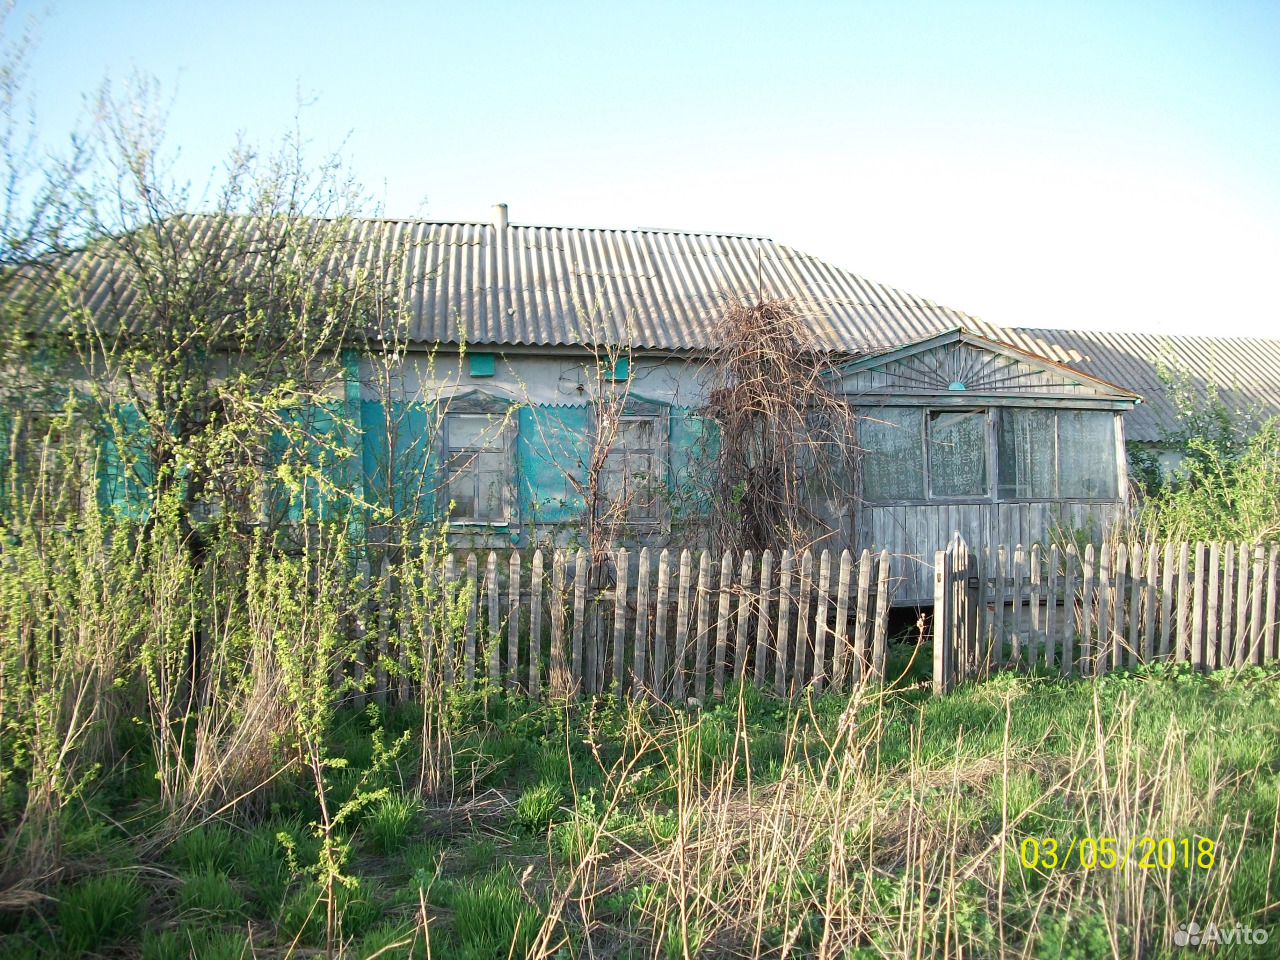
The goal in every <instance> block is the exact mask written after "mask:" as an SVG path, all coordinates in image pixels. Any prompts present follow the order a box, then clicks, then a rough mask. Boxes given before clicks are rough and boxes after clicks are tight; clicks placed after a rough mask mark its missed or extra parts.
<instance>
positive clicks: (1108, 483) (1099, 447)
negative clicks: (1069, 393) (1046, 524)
mask: <svg viewBox="0 0 1280 960" xmlns="http://www.w3.org/2000/svg"><path fill="white" fill-rule="evenodd" d="M1115 437H1116V434H1115V414H1113V413H1111V412H1110V411H1109V410H1061V411H1054V410H1030V409H1026V410H1024V409H1006V410H1001V411H1000V424H999V430H998V431H997V434H996V461H997V473H998V477H999V484H998V489H999V493H1000V497H1001V498H1002V499H1029V500H1035V499H1058V498H1063V499H1080V500H1113V499H1115V498H1116V496H1117V482H1118V478H1117V474H1116V440H1115Z"/></svg>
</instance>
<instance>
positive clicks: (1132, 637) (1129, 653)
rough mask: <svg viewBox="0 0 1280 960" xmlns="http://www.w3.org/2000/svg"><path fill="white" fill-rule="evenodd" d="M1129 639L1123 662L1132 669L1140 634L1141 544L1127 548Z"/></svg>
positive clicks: (1136, 656)
mask: <svg viewBox="0 0 1280 960" xmlns="http://www.w3.org/2000/svg"><path fill="white" fill-rule="evenodd" d="M1128 589H1129V639H1128V642H1127V643H1126V644H1125V657H1124V662H1125V664H1126V665H1127V666H1130V667H1134V666H1137V664H1138V648H1139V646H1141V643H1142V640H1141V633H1142V591H1143V569H1142V544H1140V543H1135V544H1133V545H1132V546H1130V547H1129V587H1128Z"/></svg>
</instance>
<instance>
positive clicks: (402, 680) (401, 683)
mask: <svg viewBox="0 0 1280 960" xmlns="http://www.w3.org/2000/svg"><path fill="white" fill-rule="evenodd" d="M412 571H413V567H412V566H410V565H408V564H405V567H404V569H402V570H400V571H398V573H397V576H396V584H397V586H398V587H399V588H400V589H399V594H400V611H399V613H400V616H399V618H398V619H397V621H396V630H397V634H398V636H397V642H398V643H399V644H400V648H399V650H397V651H396V665H397V667H398V675H397V676H396V697H397V698H398V699H399V701H400V702H401V703H408V702H409V699H410V697H411V696H412V695H413V680H412V676H411V672H410V669H409V663H410V658H409V633H410V629H411V627H412V623H411V621H410V619H409V612H410V609H411V607H410V604H409V597H410V589H411V587H410V582H409V581H410V579H411V578H412V575H413V574H412Z"/></svg>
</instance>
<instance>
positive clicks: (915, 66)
mask: <svg viewBox="0 0 1280 960" xmlns="http://www.w3.org/2000/svg"><path fill="white" fill-rule="evenodd" d="M17 9H18V12H19V14H20V15H36V16H38V17H39V18H40V23H39V27H38V39H39V44H38V46H37V48H36V50H35V52H34V54H33V58H32V71H31V79H32V86H33V88H34V91H35V94H36V97H37V106H38V110H39V116H40V122H41V126H42V128H43V130H44V132H45V136H46V137H48V138H51V139H54V138H56V134H58V133H60V132H61V131H63V130H65V129H68V128H69V127H70V126H71V124H72V123H73V122H74V120H75V119H76V117H77V115H78V114H80V113H81V111H82V110H83V109H84V100H83V97H84V95H85V94H86V93H88V92H91V91H93V90H94V89H95V88H96V87H97V86H98V85H99V84H100V83H101V82H102V80H103V78H104V77H108V76H109V77H112V78H114V79H115V80H117V81H119V80H123V79H125V78H126V77H128V75H129V74H130V73H131V72H133V71H135V70H138V71H142V72H145V73H148V74H151V75H154V76H155V77H156V78H157V79H158V80H159V82H160V83H161V84H162V86H163V87H164V88H165V90H166V91H167V92H168V93H169V94H170V95H171V96H172V108H171V111H170V114H169V121H168V131H169V133H168V142H169V144H170V145H171V146H172V147H174V148H177V149H179V150H180V151H181V153H180V159H179V161H178V162H179V169H180V170H181V171H182V172H183V174H184V175H185V176H188V177H190V178H191V179H193V180H194V181H196V182H197V183H203V182H204V181H206V180H207V179H208V177H209V175H210V172H211V171H212V170H213V169H214V168H215V167H216V165H217V164H218V162H219V161H220V159H221V158H222V157H224V156H225V154H226V153H227V151H228V150H229V148H230V147H231V145H232V143H233V142H234V139H235V137H236V134H237V132H240V131H243V132H244V133H245V134H246V135H247V136H248V137H249V138H250V139H251V140H256V141H259V142H264V143H269V142H272V141H274V140H276V139H278V138H279V136H280V135H281V134H282V133H283V132H284V131H285V130H286V129H288V127H289V126H290V124H291V123H292V118H293V115H294V112H295V110H294V108H295V103H296V101H297V96H296V94H297V92H298V91H301V92H302V94H303V95H304V96H305V97H306V98H308V99H310V100H312V101H313V102H312V104H311V105H310V106H309V107H308V108H307V109H306V110H305V111H304V114H303V128H304V132H305V133H306V134H307V135H308V136H309V137H310V138H311V139H312V141H313V142H314V146H315V149H316V151H317V153H319V152H321V151H323V150H325V149H329V148H333V147H337V146H339V145H340V144H343V143H345V151H346V153H347V154H348V156H349V157H350V160H351V162H352V164H353V166H354V168H355V170H356V172H357V174H358V175H359V177H360V179H361V180H362V181H363V182H364V183H365V184H366V186H368V187H369V188H370V189H371V190H372V192H373V193H374V194H375V196H376V197H377V199H378V201H379V202H380V204H381V205H382V207H383V208H384V211H385V213H386V214H387V215H389V216H425V217H427V218H430V219H457V220H479V219H485V218H487V217H488V216H489V207H490V205H491V204H492V203H495V202H498V201H505V202H507V203H508V204H510V207H511V219H512V221H513V222H516V223H568V224H588V225H596V226H663V227H680V228H689V229H699V230H701V229H709V230H723V231H728V232H738V233H754V234H763V235H767V236H772V237H774V238H776V239H778V240H780V241H782V242H785V243H788V244H791V245H792V246H795V247H798V248H800V249H802V250H806V251H809V252H812V253H815V254H818V255H820V256H823V257H825V258H826V259H828V260H831V261H833V262H835V263H838V264H840V265H841V266H844V267H847V268H849V269H852V270H854V271H856V272H858V273H861V274H863V275H865V276H869V277H872V278H874V279H877V280H880V281H883V282H886V283H892V284H895V285H898V286H900V287H903V288H905V289H907V290H910V291H912V292H914V293H918V294H921V295H924V296H927V297H930V298H932V299H935V300H937V301H939V302H943V303H947V304H949V305H951V306H954V307H957V308H959V309H962V310H966V311H968V312H970V313H974V314H978V315H980V316H983V317H984V318H986V319H988V320H990V321H992V322H995V323H1002V324H1010V325H1020V326H1078V327H1090V328H1095V329H1113V330H1152V331H1165V332H1176V333H1212V334H1238V335H1262V336H1280V322H1278V321H1280V307H1277V299H1276V296H1275V287H1276V284H1277V281H1278V280H1280V2H1275V0H1272V2H1268V3H1249V2H1236V0H1233V2H1231V3H1221V2H1219V3H1208V2H1206V3H1178V2H1160V3H1145V4H1143V3H1123V2H1111V3H1100V4H1092V3H1079V2H1072V3H1061V4H1052V3H1027V2H1022V3H965V4H959V3H911V2H897V3H816V2H811V3H804V2H794V3H789V4H782V3H776V4H763V3H725V4H710V3H708V4H697V3H677V4H664V3H650V4H646V5H614V4H608V3H600V2H596V3H558V2H554V0H544V2H539V3H529V4H515V3H498V2H485V3H472V4H459V3H456V2H455V3H450V4H440V3H403V4H392V3H366V4H335V3H320V2H313V3H283V2H260V3H219V4H212V3H210V4H205V5H199V6H197V5H188V4H180V3H173V2H167V3H155V2H131V3H119V2H82V3H71V2H62V3H59V4H54V5H52V6H50V5H48V4H46V3H28V2H24V0H19V3H18V4H17Z"/></svg>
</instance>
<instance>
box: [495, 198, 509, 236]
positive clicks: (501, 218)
mask: <svg viewBox="0 0 1280 960" xmlns="http://www.w3.org/2000/svg"><path fill="white" fill-rule="evenodd" d="M493 227H494V229H495V230H497V231H498V235H499V236H501V235H502V234H504V233H506V232H507V205H506V204H505V203H495V204H494V205H493Z"/></svg>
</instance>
